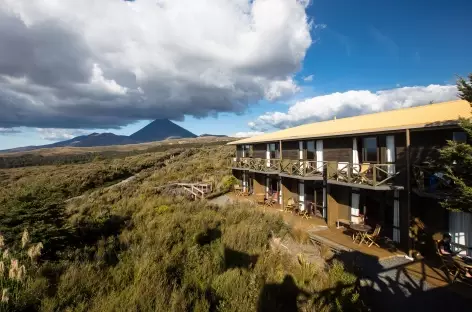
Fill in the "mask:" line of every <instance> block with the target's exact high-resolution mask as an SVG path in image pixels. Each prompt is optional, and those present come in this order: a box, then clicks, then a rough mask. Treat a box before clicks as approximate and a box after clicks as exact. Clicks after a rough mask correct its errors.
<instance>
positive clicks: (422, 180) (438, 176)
mask: <svg viewBox="0 0 472 312" xmlns="http://www.w3.org/2000/svg"><path fill="white" fill-rule="evenodd" d="M412 174H413V183H414V184H415V186H416V187H417V188H418V190H419V191H422V192H430V193H433V192H436V191H448V190H450V189H451V188H452V181H451V180H450V179H448V178H447V177H446V175H445V174H444V173H443V172H441V170H440V169H439V168H434V167H430V166H428V165H413V168H412Z"/></svg>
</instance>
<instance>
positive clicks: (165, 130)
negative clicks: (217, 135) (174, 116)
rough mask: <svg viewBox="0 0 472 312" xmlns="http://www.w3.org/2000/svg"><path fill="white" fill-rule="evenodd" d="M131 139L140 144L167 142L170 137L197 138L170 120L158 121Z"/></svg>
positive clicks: (131, 136) (133, 135)
mask: <svg viewBox="0 0 472 312" xmlns="http://www.w3.org/2000/svg"><path fill="white" fill-rule="evenodd" d="M129 137H130V138H131V139H132V140H135V141H138V142H152V141H161V140H165V139H168V138H170V137H173V138H195V137H197V136H196V135H195V134H193V133H192V132H190V131H188V130H186V129H184V128H182V127H181V126H179V125H176V124H175V123H173V122H172V121H170V120H169V119H156V120H154V121H152V122H151V123H149V124H148V125H147V126H145V127H144V128H142V129H141V130H139V131H137V132H135V133H133V134H132V135H130V136H129Z"/></svg>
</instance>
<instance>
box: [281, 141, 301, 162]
mask: <svg viewBox="0 0 472 312" xmlns="http://www.w3.org/2000/svg"><path fill="white" fill-rule="evenodd" d="M299 157H300V154H299V144H298V141H286V142H282V159H299Z"/></svg>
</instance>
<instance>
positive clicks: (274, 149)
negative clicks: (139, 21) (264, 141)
mask: <svg viewBox="0 0 472 312" xmlns="http://www.w3.org/2000/svg"><path fill="white" fill-rule="evenodd" d="M278 145H279V144H277V143H271V144H269V151H270V158H271V159H274V158H279V146H278Z"/></svg>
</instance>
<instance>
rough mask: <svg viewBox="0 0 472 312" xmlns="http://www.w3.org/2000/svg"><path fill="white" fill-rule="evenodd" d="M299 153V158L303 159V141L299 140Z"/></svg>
mask: <svg viewBox="0 0 472 312" xmlns="http://www.w3.org/2000/svg"><path fill="white" fill-rule="evenodd" d="M298 154H299V155H298V156H299V159H300V160H301V159H303V141H299V142H298Z"/></svg>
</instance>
